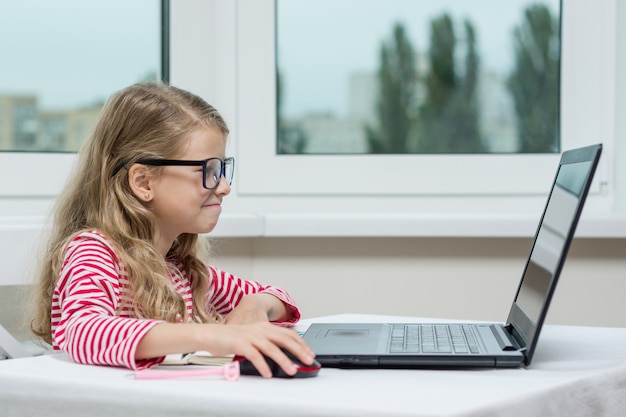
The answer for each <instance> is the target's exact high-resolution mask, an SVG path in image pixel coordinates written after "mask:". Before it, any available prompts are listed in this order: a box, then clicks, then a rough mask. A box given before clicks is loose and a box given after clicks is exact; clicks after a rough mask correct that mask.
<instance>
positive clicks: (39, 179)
mask: <svg viewBox="0 0 626 417" xmlns="http://www.w3.org/2000/svg"><path fill="white" fill-rule="evenodd" d="M592 6H593V7H592ZM594 7H595V9H594ZM590 9H591V10H590ZM617 9H618V5H617V2H616V1H615V0H603V1H602V2H587V1H586V0H563V17H562V18H563V28H562V31H563V55H562V85H563V88H562V97H561V112H562V118H561V123H560V125H561V132H562V136H563V137H564V138H571V141H563V142H562V148H563V149H567V148H571V147H575V146H579V145H580V146H582V145H586V144H589V143H590V142H603V143H604V154H603V157H602V160H601V166H600V167H599V171H598V173H597V176H596V181H595V185H594V195H592V196H591V198H590V199H589V201H588V203H587V206H588V209H590V210H596V211H598V212H600V213H602V214H603V215H609V216H617V217H620V216H623V214H624V212H625V211H626V209H625V208H624V206H625V205H626V204H625V203H624V199H625V198H624V196H623V194H624V193H621V194H619V190H618V191H617V192H618V194H617V196H616V195H615V192H616V191H615V188H619V187H616V184H618V185H619V179H617V178H616V175H615V172H616V171H615V169H614V168H613V167H614V166H616V165H618V164H616V163H615V160H614V158H617V155H619V153H618V152H614V149H616V147H620V146H621V147H622V148H623V145H621V144H619V143H617V142H616V141H615V137H616V131H615V130H616V123H617V119H616V111H617V110H616V108H615V102H616V100H617V97H618V93H616V92H615V91H617V89H616V85H617V81H616V59H617V58H616V57H617V46H618V45H617V42H618V41H617V37H616V30H617V29H616V18H615V15H616V14H615V12H616V10H617ZM170 10H171V16H170V22H169V23H170V28H171V32H170V35H171V36H170V42H169V43H168V44H167V47H168V50H169V53H170V71H169V72H170V77H171V82H172V84H174V85H177V86H179V87H182V88H187V89H190V90H192V91H194V92H196V93H198V94H199V95H201V96H202V97H204V98H205V99H207V100H208V101H209V102H211V103H212V104H214V105H215V106H216V107H217V108H218V109H220V111H221V112H222V114H223V115H224V116H225V118H226V120H227V122H228V123H229V126H230V128H231V135H230V140H229V145H228V149H227V153H228V154H229V156H230V155H232V156H235V157H236V158H237V162H238V164H237V173H236V175H235V180H234V184H233V192H232V193H231V195H230V196H229V197H228V198H227V199H226V200H225V212H224V216H223V217H225V219H223V220H224V221H222V222H221V226H220V227H218V229H216V231H219V233H221V234H223V235H229V231H228V230H224V228H223V227H222V226H224V225H226V226H227V225H228V224H230V223H232V224H234V223H236V221H235V220H236V219H238V218H245V219H247V220H249V224H250V227H249V229H250V231H249V232H247V231H246V230H248V229H246V230H240V229H239V228H238V229H237V231H236V235H237V236H244V235H250V236H258V235H289V234H290V233H291V234H292V235H302V236H306V235H320V234H321V235H326V236H329V235H344V236H345V235H362V234H373V235H397V236H406V235H423V234H424V233H427V234H429V235H494V236H506V235H520V234H521V235H529V234H532V227H533V224H535V217H534V216H535V215H536V214H537V213H539V212H540V210H541V208H542V205H543V203H544V201H545V193H546V192H547V191H548V189H549V185H550V179H551V178H552V176H553V175H554V169H555V166H556V160H557V159H558V155H539V156H538V157H539V158H538V159H535V158H534V156H532V155H530V156H529V155H522V156H521V157H523V158H524V161H523V162H514V161H512V159H515V158H511V157H510V156H505V155H497V156H489V158H490V159H492V160H493V161H494V163H495V164H496V165H497V164H500V165H501V166H504V165H509V164H517V166H518V167H520V168H519V169H520V172H521V170H522V169H523V168H524V167H526V166H529V165H532V167H533V170H534V172H536V173H537V175H536V177H537V178H536V180H533V179H531V178H529V177H528V176H526V177H524V178H520V177H518V178H513V179H512V180H510V181H509V182H508V184H513V185H514V186H515V187H517V188H516V189H515V190H511V189H508V188H507V189H503V188H501V186H500V185H498V183H496V181H494V176H493V172H499V171H498V169H489V170H486V172H487V173H486V174H485V175H486V176H484V177H483V178H482V179H480V180H476V179H475V180H474V182H476V181H479V182H480V183H484V185H486V186H487V188H485V189H480V190H473V191H472V192H468V191H467V190H463V189H460V190H459V189H457V190H456V191H457V192H449V190H448V191H446V192H442V190H443V189H444V186H445V185H446V184H448V185H450V184H449V182H450V179H449V178H446V176H445V175H434V174H431V173H430V172H427V174H428V176H426V180H423V181H419V179H421V178H424V176H423V175H421V174H419V173H415V172H411V170H412V169H413V168H414V167H415V166H422V165H421V164H422V163H425V162H427V161H430V162H433V163H435V165H437V166H441V161H440V160H442V159H449V160H451V161H453V163H452V165H458V164H459V163H460V162H462V158H460V157H458V156H447V157H445V158H444V157H440V156H432V155H431V156H398V157H390V158H389V159H388V160H389V163H390V164H391V167H390V168H388V170H387V171H386V172H401V173H402V174H403V178H405V179H406V180H405V181H402V182H400V181H396V180H394V178H393V177H388V178H385V181H382V182H379V183H375V184H373V183H371V182H369V183H367V184H365V183H364V182H362V181H360V177H359V175H358V171H354V170H356V168H355V167H356V166H357V165H358V164H355V165H351V164H350V163H346V162H338V160H339V159H341V158H343V159H345V160H349V159H350V158H351V156H341V157H337V156H327V157H325V158H326V161H329V162H323V163H322V162H320V161H321V160H320V159H319V158H321V157H318V156H314V157H313V156H309V157H303V156H290V157H292V158H293V161H295V162H291V163H289V162H287V163H283V162H282V161H279V160H280V159H281V158H284V155H281V156H276V155H273V154H272V155H269V154H268V153H267V152H268V151H267V149H268V147H267V145H258V144H255V142H263V141H269V142H270V143H271V148H272V150H273V149H274V148H275V146H274V144H275V139H274V138H275V123H276V122H275V120H276V118H275V114H269V115H268V114H263V113H260V112H259V109H260V108H261V109H273V108H275V106H273V104H274V102H275V98H274V82H275V77H274V66H273V65H274V59H273V52H272V51H271V50H268V48H269V46H267V45H266V48H261V49H259V50H255V49H254V47H251V46H250V45H248V46H246V45H242V43H245V42H246V39H248V38H249V37H250V36H251V33H253V34H255V37H256V39H255V40H253V41H258V40H259V39H266V41H267V43H268V45H270V46H271V48H273V45H274V42H273V38H271V37H268V36H269V35H268V33H262V32H263V31H261V30H256V29H255V30H252V28H254V26H252V23H253V21H257V20H258V21H267V19H268V18H272V19H273V1H272V0H237V1H232V2H222V1H219V0H187V1H185V2H173V3H172V4H171V6H170ZM623 14H624V12H623V11H622V15H623ZM264 19H265V20H264ZM586 20H590V21H593V22H595V23H594V24H590V23H588V24H587V25H586V27H587V30H580V28H579V25H580V24H581V22H585V21H586ZM242 27H243V28H247V29H248V30H252V32H250V33H247V34H246V33H242V32H241V31H242V30H244V29H242ZM257 29H258V28H257ZM267 29H268V28H265V32H267ZM272 30H273V29H272ZM244 32H245V30H244ZM598 45H600V47H598ZM582 49H584V50H586V51H588V52H589V54H592V55H593V56H596V57H598V56H599V57H601V58H598V59H597V60H595V61H594V60H592V59H589V55H586V54H585V55H582V56H581V54H578V55H577V53H575V52H577V51H581V50H582ZM594 54H595V55H594ZM594 62H595V64H594ZM269 63H271V65H270V64H269ZM250 70H252V71H257V72H258V73H259V74H261V73H262V74H265V77H267V78H266V79H265V82H259V81H258V79H257V81H255V79H254V77H251V76H250V75H249V74H246V73H245V71H250ZM581 80H582V81H585V82H581ZM588 111H591V113H588ZM589 138H597V140H589ZM258 146H261V147H260V148H259V147H258ZM263 146H265V148H263ZM371 158H374V156H369V155H368V156H364V157H362V158H353V159H361V160H362V161H366V162H367V161H368V160H370V159H371ZM376 158H385V157H384V156H376ZM74 160H75V155H74V154H22V153H11V152H9V153H0V174H4V175H3V178H19V179H20V180H19V181H3V182H1V183H0V198H1V199H6V200H7V201H11V202H12V203H11V204H10V205H9V207H8V208H6V209H0V216H1V215H7V214H8V215H9V216H19V215H20V214H21V213H15V210H14V208H15V207H16V206H17V205H19V204H21V203H24V204H25V205H26V206H29V207H30V205H31V202H33V203H32V207H30V208H27V210H26V211H25V212H26V213H35V214H37V215H41V216H44V215H45V214H47V213H46V211H45V210H47V208H48V203H49V202H51V201H52V200H53V198H54V197H55V196H56V195H57V194H58V192H59V190H60V189H61V188H62V185H63V184H64V182H65V178H66V177H67V175H68V174H69V171H70V169H71V166H72V165H73V164H74ZM333 160H334V161H333ZM376 161H379V160H378V159H377V160H376ZM399 161H400V162H399ZM278 162H280V164H279V163H278ZM463 162H464V161H463ZM305 163H307V164H312V165H317V166H322V167H325V164H326V163H330V164H331V167H334V168H340V169H341V170H342V172H341V175H336V174H333V175H330V176H327V177H325V178H321V179H320V178H319V177H318V178H317V179H316V180H315V181H314V182H311V181H310V179H309V180H307V179H306V178H304V179H300V178H297V177H296V176H295V175H293V174H294V172H297V171H304V172H316V173H317V171H315V170H313V171H311V170H307V169H306V165H304V164H305ZM385 163H387V162H385ZM481 163H482V161H481ZM285 164H286V165H285ZM290 164H291V165H290ZM479 165H480V164H479ZM35 166H36V167H37V169H33V167H35ZM276 167H277V168H278V169H276V170H275V171H274V172H272V171H271V170H272V169H274V168H276ZM303 167H304V169H303ZM346 168H347V169H346ZM539 168H541V170H542V171H540V170H539ZM526 171H528V170H526ZM41 172H45V173H47V174H52V175H41ZM259 172H261V173H263V174H262V175H259ZM286 172H288V173H289V175H285V173H286ZM355 172H356V173H355ZM309 176H310V175H309ZM340 177H343V180H342V182H338V181H337V178H340ZM396 177H397V175H396ZM413 178H416V179H418V180H412V179H413ZM346 179H350V180H353V181H356V184H354V183H353V184H351V183H349V182H347V181H346ZM495 179H496V180H498V182H502V179H501V178H500V177H498V178H495ZM281 180H283V181H287V183H286V185H285V183H280V181H281ZM446 181H447V183H446ZM359 182H360V183H361V184H360V185H359V184H358V183H359ZM336 183H337V184H339V186H340V187H348V188H347V189H345V188H344V189H341V188H333V187H335V185H336ZM412 183H421V184H422V185H424V186H425V187H426V188H422V189H419V190H414V189H411V186H414V185H413V184H412ZM442 184H444V185H442ZM428 187H430V188H428ZM499 187H500V188H499ZM452 191H455V190H452ZM616 199H617V200H618V204H617V207H616V206H615V204H614V200H616ZM18 202H19V203H18ZM589 206H590V207H591V208H589ZM42 207H43V209H42ZM616 210H617V211H616ZM494 213H499V214H498V216H496V217H494V216H492V214H494ZM229 216H231V217H232V218H233V219H234V220H233V222H230V221H229V220H228V219H229ZM477 218H478V223H476V221H477ZM512 219H518V220H519V222H518V223H516V224H512V225H511V226H510V228H508V229H504V230H499V229H498V228H499V227H500V226H501V225H502V224H508V223H507V222H508V221H510V220H512ZM347 220H353V224H354V226H353V227H347V226H346V223H350V222H346V221H347ZM403 220H406V221H407V222H408V223H404V222H403ZM5 221H10V219H9V220H5ZM484 222H486V223H484ZM27 223H28V222H27ZM470 223H471V224H470ZM406 224H412V225H413V226H409V227H406ZM484 224H486V225H487V226H488V225H491V226H488V227H487V228H486V229H484V228H483V226H482V225H484ZM294 225H302V227H293V226H294ZM432 225H434V226H432ZM520 225H523V226H520ZM362 226H365V227H366V228H367V229H366V230H357V229H358V228H360V227H362ZM459 227H461V228H460V229H459ZM453 228H456V229H455V231H453V230H452V229H453ZM226 229H228V228H226ZM483 229H484V231H482V230H483ZM423 230H426V231H425V232H424V231H423ZM464 230H465V232H464ZM605 230H608V228H605ZM590 233H591V234H593V232H590ZM600 233H604V234H606V231H605V232H602V231H601V232H600ZM625 235H626V234H625Z"/></svg>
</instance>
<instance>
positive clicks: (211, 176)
mask: <svg viewBox="0 0 626 417" xmlns="http://www.w3.org/2000/svg"><path fill="white" fill-rule="evenodd" d="M222 163H223V164H224V165H225V167H224V168H222ZM233 171H234V164H233V161H232V160H227V161H222V160H220V159H211V160H210V161H208V162H207V165H206V178H205V184H206V187H207V188H208V189H213V188H215V187H217V186H218V185H219V183H220V180H221V179H222V173H223V174H224V177H225V178H226V181H227V182H228V184H229V185H230V184H232V181H233Z"/></svg>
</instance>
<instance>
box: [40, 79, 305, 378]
mask: <svg viewBox="0 0 626 417" xmlns="http://www.w3.org/2000/svg"><path fill="white" fill-rule="evenodd" d="M227 135H228V128H227V126H226V124H225V122H224V120H223V119H222V117H221V116H220V114H219V113H218V112H217V110H215V108H213V107H212V106H210V105H209V104H207V103H206V102H205V101H204V100H202V99H201V98H199V97H197V96H195V95H193V94H191V93H189V92H187V91H184V90H181V89H178V88H175V87H171V86H167V85H163V84H156V83H155V84H152V83H144V84H136V85H132V86H130V87H128V88H126V89H123V90H121V91H119V92H118V93H116V94H114V95H113V96H112V97H111V98H110V100H109V101H108V102H107V104H106V105H105V107H104V109H103V111H102V114H101V117H100V120H99V122H98V123H97V125H96V127H95V130H94V132H93V134H92V135H91V137H90V138H88V140H87V141H86V143H85V144H84V145H83V148H82V149H81V152H80V154H79V157H80V159H79V165H78V167H77V168H76V172H75V174H74V176H73V178H71V181H70V182H69V183H68V185H67V186H66V189H65V190H64V192H63V193H62V194H61V196H60V197H59V199H58V201H57V204H56V207H55V210H54V224H53V228H52V234H51V237H50V241H49V244H48V247H47V250H46V253H45V255H44V260H43V263H42V267H41V271H40V273H39V283H38V293H37V300H36V305H37V306H38V307H37V309H38V310H37V312H36V315H35V318H34V320H33V321H32V324H31V328H32V331H33V332H34V333H35V334H36V335H37V336H39V337H41V338H42V339H43V340H44V341H46V342H48V343H50V344H51V345H52V347H53V348H54V349H57V350H63V351H65V352H67V353H68V354H69V355H70V356H71V357H72V359H73V360H74V361H76V362H78V363H85V364H99V365H112V366H123V367H128V368H131V369H144V368H148V367H151V366H154V365H156V364H158V363H160V362H162V361H163V359H164V356H165V355H167V354H170V353H183V352H193V351H197V350H207V351H210V352H212V353H213V354H216V355H224V354H236V355H241V356H245V357H246V358H248V359H249V360H250V361H251V362H252V364H253V365H254V366H255V367H256V368H257V369H258V370H259V372H260V373H261V375H263V376H264V377H270V376H271V371H270V369H269V366H268V365H267V362H266V361H265V360H264V358H263V355H267V356H268V357H270V358H272V359H273V360H274V361H276V362H277V363H278V364H279V365H280V366H281V368H283V369H284V370H285V372H287V373H288V374H290V375H292V374H294V373H295V371H296V369H295V366H294V365H293V363H292V361H291V360H290V359H289V358H288V357H287V356H286V355H285V354H284V353H283V351H282V350H281V348H282V349H287V350H289V351H291V352H292V353H293V354H294V355H295V356H296V357H298V358H299V359H300V360H301V361H302V362H303V363H306V364H311V363H312V362H313V357H314V355H313V352H312V351H311V350H310V348H309V347H308V346H307V345H306V344H305V343H304V342H303V341H302V339H301V338H300V337H299V336H298V335H297V333H296V332H294V331H293V330H291V329H288V328H285V327H282V326H277V325H275V324H271V323H270V322H274V323H277V324H281V323H282V324H289V323H295V322H296V321H297V320H298V319H299V318H300V313H299V311H298V308H297V307H296V306H295V304H294V302H293V300H292V299H291V297H290V296H289V295H288V294H287V293H286V292H285V291H283V290H280V289H278V288H275V287H271V286H264V285H261V284H260V283H258V282H252V281H244V280H242V279H240V278H237V277H235V276H233V275H231V274H228V273H226V272H223V271H220V270H219V269H217V268H215V267H213V266H207V265H205V264H204V263H203V261H202V259H203V258H204V256H205V253H204V252H203V250H202V246H203V245H202V243H203V241H204V239H203V238H201V237H199V236H198V234H200V233H207V232H210V231H211V230H213V228H214V227H215V225H216V223H217V220H218V217H219V215H220V212H221V202H222V199H223V198H224V197H225V196H227V195H228V194H229V193H230V183H231V180H232V177H233V165H234V160H233V159H232V158H225V151H226V138H227Z"/></svg>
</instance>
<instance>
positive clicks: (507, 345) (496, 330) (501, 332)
mask: <svg viewBox="0 0 626 417" xmlns="http://www.w3.org/2000/svg"><path fill="white" fill-rule="evenodd" d="M489 328H490V329H491V332H492V333H493V336H494V337H495V338H496V340H497V341H498V344H499V345H500V349H502V350H517V349H519V346H516V345H517V343H516V342H515V341H514V339H513V338H512V336H511V334H510V333H509V331H505V328H504V327H502V326H499V325H491V326H489Z"/></svg>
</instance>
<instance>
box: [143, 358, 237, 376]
mask: <svg viewBox="0 0 626 417" xmlns="http://www.w3.org/2000/svg"><path fill="white" fill-rule="evenodd" d="M222 374H223V375H224V379H226V380H227V381H236V380H238V379H239V361H233V362H229V363H227V364H225V365H224V366H221V367H219V368H202V369H189V370H187V369H184V370H180V369H172V370H167V371H165V370H163V371H161V370H158V371H157V370H152V369H146V370H144V371H136V372H135V379H170V378H196V377H199V376H209V375H222Z"/></svg>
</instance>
